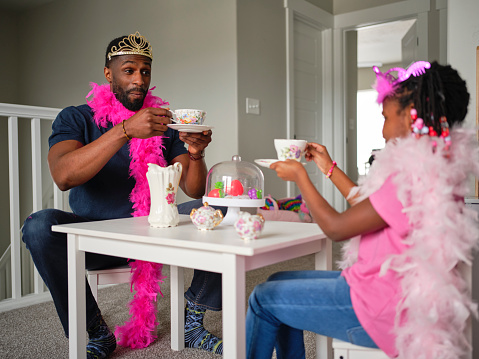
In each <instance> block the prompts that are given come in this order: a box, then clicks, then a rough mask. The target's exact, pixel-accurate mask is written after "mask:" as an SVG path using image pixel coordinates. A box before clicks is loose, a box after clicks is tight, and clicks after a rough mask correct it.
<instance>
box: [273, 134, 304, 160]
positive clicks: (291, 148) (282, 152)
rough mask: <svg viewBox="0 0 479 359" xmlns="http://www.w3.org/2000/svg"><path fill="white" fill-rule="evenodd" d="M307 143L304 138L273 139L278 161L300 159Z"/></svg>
mask: <svg viewBox="0 0 479 359" xmlns="http://www.w3.org/2000/svg"><path fill="white" fill-rule="evenodd" d="M307 143H308V141H306V140H292V139H291V140H288V139H275V140H274V147H275V148H276V153H277V155H278V159H279V160H280V161H285V160H287V159H292V160H296V161H301V157H303V154H304V151H305V150H306V144H307Z"/></svg>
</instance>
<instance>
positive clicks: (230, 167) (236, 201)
mask: <svg viewBox="0 0 479 359" xmlns="http://www.w3.org/2000/svg"><path fill="white" fill-rule="evenodd" d="M203 202H208V204H209V205H217V206H225V207H228V213H227V214H226V217H225V218H224V220H223V222H222V224H232V223H233V222H234V220H235V219H236V217H237V215H238V212H239V210H240V207H261V206H264V204H265V200H264V175H263V172H261V170H260V169H259V168H258V167H257V166H256V165H254V164H252V163H249V162H244V161H241V157H240V156H238V155H236V156H233V158H232V159H231V161H224V162H220V163H217V164H216V165H214V166H213V167H211V169H210V170H209V172H208V176H207V177H206V193H205V196H203Z"/></svg>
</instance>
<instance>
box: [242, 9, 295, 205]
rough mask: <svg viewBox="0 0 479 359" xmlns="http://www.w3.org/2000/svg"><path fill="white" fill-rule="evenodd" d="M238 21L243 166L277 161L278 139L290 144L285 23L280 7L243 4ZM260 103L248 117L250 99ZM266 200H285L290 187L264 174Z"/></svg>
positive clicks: (266, 173)
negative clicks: (257, 161) (256, 161)
mask: <svg viewBox="0 0 479 359" xmlns="http://www.w3.org/2000/svg"><path fill="white" fill-rule="evenodd" d="M237 11H238V13H237V19H238V99H237V101H238V130H237V132H236V134H237V136H238V143H239V154H240V155H241V157H242V160H243V161H245V160H246V161H248V162H253V161H254V159H257V158H276V156H277V155H276V151H275V149H274V142H273V140H274V139H275V138H286V40H285V36H286V25H285V21H286V17H285V10H284V6H283V2H282V1H278V0H261V1H257V0H241V1H238V2H237ZM247 97H249V98H254V99H258V100H260V106H261V111H260V115H253V114H247V113H246V98H247ZM261 170H262V171H263V174H264V176H265V194H271V195H272V196H273V197H275V198H281V197H284V196H286V182H284V181H282V180H281V179H279V178H278V176H277V175H276V172H275V171H273V170H270V169H267V168H261Z"/></svg>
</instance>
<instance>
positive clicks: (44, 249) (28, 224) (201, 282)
mask: <svg viewBox="0 0 479 359" xmlns="http://www.w3.org/2000/svg"><path fill="white" fill-rule="evenodd" d="M202 205H203V204H202V201H201V200H194V201H190V202H186V203H182V204H179V205H178V212H179V213H180V214H190V212H191V209H193V208H199V207H201V206H202ZM217 208H218V209H221V210H222V211H223V212H224V213H226V208H224V207H217ZM88 221H89V220H88V219H86V218H82V217H79V216H77V215H75V214H73V213H68V212H63V211H60V210H57V209H45V210H41V211H38V212H36V213H33V214H31V215H30V216H29V217H28V218H27V219H26V220H25V223H24V224H23V227H22V235H23V241H24V242H25V244H26V247H27V249H28V250H29V251H30V254H31V256H32V259H33V262H34V263H35V266H36V267H37V269H38V272H39V273H40V275H41V277H42V279H43V281H44V282H45V284H46V285H47V287H48V289H49V290H50V294H51V296H52V298H53V302H54V304H55V308H56V310H57V313H58V316H59V317H60V321H61V323H62V326H63V330H64V331H65V334H66V336H67V337H68V269H67V235H66V234H65V233H58V232H52V230H51V227H52V226H53V225H59V224H67V223H79V222H88ZM85 262H86V263H85V268H86V269H90V270H94V269H103V268H111V267H118V266H121V265H125V264H126V263H127V259H126V258H119V257H112V256H105V255H100V254H95V253H86V254H85ZM85 281H86V279H85ZM185 297H186V298H187V299H188V300H190V301H193V302H195V303H197V304H200V305H202V306H205V307H207V308H209V309H211V310H221V300H222V298H221V274H219V273H210V272H204V271H199V270H195V271H194V276H193V280H192V282H191V285H190V288H189V289H188V291H187V292H186V293H185ZM86 313H87V322H86V324H87V328H90V327H91V326H92V325H93V324H94V323H95V321H96V318H97V317H98V316H99V315H101V313H100V309H99V308H98V305H97V303H96V301H95V299H94V297H93V294H92V293H91V289H90V286H89V285H88V282H87V285H86Z"/></svg>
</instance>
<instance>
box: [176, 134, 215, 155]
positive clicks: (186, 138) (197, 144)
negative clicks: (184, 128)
mask: <svg viewBox="0 0 479 359" xmlns="http://www.w3.org/2000/svg"><path fill="white" fill-rule="evenodd" d="M211 134H212V132H211V130H208V131H203V132H200V133H189V132H181V131H180V140H181V141H183V142H184V143H186V144H187V145H188V146H189V147H188V152H190V153H191V154H192V155H199V154H201V153H202V151H203V150H204V149H205V148H206V147H207V146H208V144H209V143H210V142H211Z"/></svg>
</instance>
